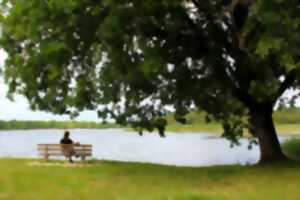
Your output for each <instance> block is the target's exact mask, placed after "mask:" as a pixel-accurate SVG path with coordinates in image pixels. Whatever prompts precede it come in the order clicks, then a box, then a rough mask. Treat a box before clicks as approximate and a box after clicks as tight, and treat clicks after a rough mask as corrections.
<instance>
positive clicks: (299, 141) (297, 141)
mask: <svg viewBox="0 0 300 200" xmlns="http://www.w3.org/2000/svg"><path fill="white" fill-rule="evenodd" d="M282 149H283V152H284V153H285V154H286V155H287V156H288V157H290V158H291V159H295V160H300V138H292V139H288V140H286V141H285V142H284V143H283V144H282Z"/></svg>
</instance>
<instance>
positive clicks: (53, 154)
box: [38, 152, 92, 157]
mask: <svg viewBox="0 0 300 200" xmlns="http://www.w3.org/2000/svg"><path fill="white" fill-rule="evenodd" d="M38 155H39V156H44V155H45V154H38ZM47 155H48V156H65V154H63V153H59V152H56V153H55V152H52V153H47ZM80 156H81V155H79V157H80ZM83 156H92V154H91V153H87V154H83Z"/></svg>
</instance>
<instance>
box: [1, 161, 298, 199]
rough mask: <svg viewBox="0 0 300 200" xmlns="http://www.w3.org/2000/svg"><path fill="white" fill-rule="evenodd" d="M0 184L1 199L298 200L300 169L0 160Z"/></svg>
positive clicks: (289, 165) (291, 166) (293, 165)
mask: <svg viewBox="0 0 300 200" xmlns="http://www.w3.org/2000/svg"><path fill="white" fill-rule="evenodd" d="M51 162H52V163H53V162H57V161H51ZM35 163H42V165H32V164H35ZM0 183H1V185H0V199H1V200H2V199H5V200H69V199H70V200H81V199H82V200H93V199H103V200H158V199H160V200H248V199H249V200H250V199H251V200H254V199H257V200H262V199H266V200H267V199H271V200H283V199H284V200H299V197H300V190H299V186H300V164H299V163H298V164H296V163H290V164H284V165H279V164H278V165H276V166H252V167H250V166H247V167H242V166H220V167H203V168H182V167H168V166H159V165H150V164H136V163H117V162H94V163H93V164H91V166H86V167H65V166H64V164H59V165H58V166H46V165H43V162H42V161H39V160H19V159H0Z"/></svg>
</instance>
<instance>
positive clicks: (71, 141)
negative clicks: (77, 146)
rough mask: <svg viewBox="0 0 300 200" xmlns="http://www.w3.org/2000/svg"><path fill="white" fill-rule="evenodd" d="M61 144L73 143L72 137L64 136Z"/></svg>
mask: <svg viewBox="0 0 300 200" xmlns="http://www.w3.org/2000/svg"><path fill="white" fill-rule="evenodd" d="M60 144H73V140H71V139H70V138H62V139H61V140H60Z"/></svg>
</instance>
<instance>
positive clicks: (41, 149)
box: [38, 147, 92, 151]
mask: <svg viewBox="0 0 300 200" xmlns="http://www.w3.org/2000/svg"><path fill="white" fill-rule="evenodd" d="M62 149H64V148H63V147H55V148H53V147H49V148H40V147H38V150H39V151H45V150H48V151H49V150H62ZM73 149H74V150H78V151H81V150H87V151H91V150H92V148H82V147H74V148H73Z"/></svg>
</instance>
